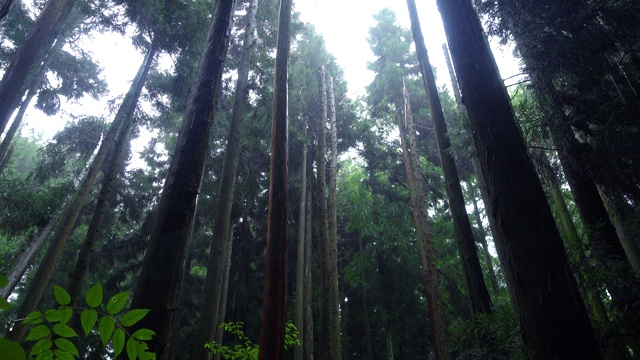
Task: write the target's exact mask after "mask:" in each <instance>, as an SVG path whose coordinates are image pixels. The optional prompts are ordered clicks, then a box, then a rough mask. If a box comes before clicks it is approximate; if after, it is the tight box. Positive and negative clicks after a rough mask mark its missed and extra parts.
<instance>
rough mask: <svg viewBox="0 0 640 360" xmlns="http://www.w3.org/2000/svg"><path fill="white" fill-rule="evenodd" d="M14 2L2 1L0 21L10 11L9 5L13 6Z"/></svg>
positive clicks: (0, 4)
mask: <svg viewBox="0 0 640 360" xmlns="http://www.w3.org/2000/svg"><path fill="white" fill-rule="evenodd" d="M13 3H14V0H2V2H1V3H0V21H2V19H4V18H5V16H7V14H8V13H9V10H11V5H13Z"/></svg>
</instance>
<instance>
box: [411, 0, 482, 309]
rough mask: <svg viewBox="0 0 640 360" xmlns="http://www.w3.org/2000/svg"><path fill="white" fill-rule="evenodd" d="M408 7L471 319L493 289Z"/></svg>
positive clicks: (418, 31) (419, 35)
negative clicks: (487, 280) (486, 276)
mask: <svg viewBox="0 0 640 360" xmlns="http://www.w3.org/2000/svg"><path fill="white" fill-rule="evenodd" d="M407 6H408V8H409V17H410V18H411V30H412V32H413V40H414V42H415V44H416V52H417V55H418V61H419V63H420V71H421V73H422V80H423V83H424V89H425V92H426V93H427V99H428V101H429V109H430V117H431V123H432V124H433V127H434V132H435V135H436V142H437V144H438V152H439V154H440V164H441V165H442V171H443V173H444V178H445V187H446V190H447V197H448V200H449V201H448V202H449V210H450V211H451V217H452V218H453V228H454V231H455V234H456V239H457V242H458V251H459V252H460V261H461V262H462V272H463V273H464V276H465V288H466V291H467V299H468V301H469V307H470V310H471V318H472V319H474V320H475V318H476V315H478V314H489V313H491V312H492V310H491V298H490V297H489V291H488V290H487V286H486V285H485V283H484V277H483V276H482V268H481V267H480V259H479V258H478V250H477V249H476V244H475V240H474V238H473V230H471V223H470V222H469V215H468V214H467V209H466V204H465V201H464V197H463V195H462V188H461V187H460V177H459V176H458V170H457V168H456V162H455V159H454V158H453V154H451V153H450V152H448V151H449V149H450V148H451V142H450V141H449V137H448V135H447V124H446V123H445V120H444V113H443V112H442V105H441V104H440V98H439V96H438V87H437V85H436V79H435V76H434V75H433V70H432V68H431V62H430V61H429V54H428V53H427V47H426V45H425V43H424V37H423V36H422V29H421V27H420V19H419V18H418V10H417V9H416V3H415V1H414V0H407ZM409 131H411V132H413V131H414V130H413V129H412V128H410V129H409Z"/></svg>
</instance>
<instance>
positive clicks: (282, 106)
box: [258, 0, 293, 360]
mask: <svg viewBox="0 0 640 360" xmlns="http://www.w3.org/2000/svg"><path fill="white" fill-rule="evenodd" d="M292 6H293V1H292V0H282V1H281V2H280V15H279V18H278V44H277V52H276V69H275V76H274V77H275V84H274V87H273V106H272V112H271V119H272V123H271V124H272V125H271V166H270V183H269V214H268V219H267V223H268V225H267V259H266V263H267V266H266V270H265V284H264V300H263V303H262V324H261V327H260V350H259V353H258V359H260V360H281V359H283V358H284V334H285V322H286V316H287V230H288V229H287V155H288V154H287V150H288V143H289V141H288V123H289V119H288V114H287V110H288V106H289V105H288V100H289V98H288V91H287V82H288V73H289V72H288V70H289V69H288V62H289V50H290V42H291V32H290V28H291V10H292Z"/></svg>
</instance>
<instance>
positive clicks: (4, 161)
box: [0, 146, 15, 174]
mask: <svg viewBox="0 0 640 360" xmlns="http://www.w3.org/2000/svg"><path fill="white" fill-rule="evenodd" d="M14 150H15V148H14V147H13V146H12V147H11V148H9V151H7V153H6V154H5V156H3V157H2V158H0V174H2V173H3V172H4V169H6V168H7V165H9V160H11V156H13V151H14Z"/></svg>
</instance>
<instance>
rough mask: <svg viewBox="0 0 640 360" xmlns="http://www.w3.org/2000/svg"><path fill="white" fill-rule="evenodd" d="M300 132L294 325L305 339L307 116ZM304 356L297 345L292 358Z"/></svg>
mask: <svg viewBox="0 0 640 360" xmlns="http://www.w3.org/2000/svg"><path fill="white" fill-rule="evenodd" d="M302 133H303V134H304V136H303V139H304V141H305V143H304V144H303V145H302V166H301V167H300V206H299V214H298V248H297V259H296V302H295V325H296V327H297V328H298V333H299V336H300V338H301V339H302V340H303V341H304V339H305V328H304V281H305V276H304V270H305V266H306V261H308V260H307V259H305V249H306V244H305V240H306V238H307V236H306V229H307V224H306V223H305V220H306V218H307V152H308V148H307V143H306V139H307V118H306V117H304V121H303V124H302ZM303 358H304V347H303V346H297V347H296V348H295V351H294V360H302V359H303Z"/></svg>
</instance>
